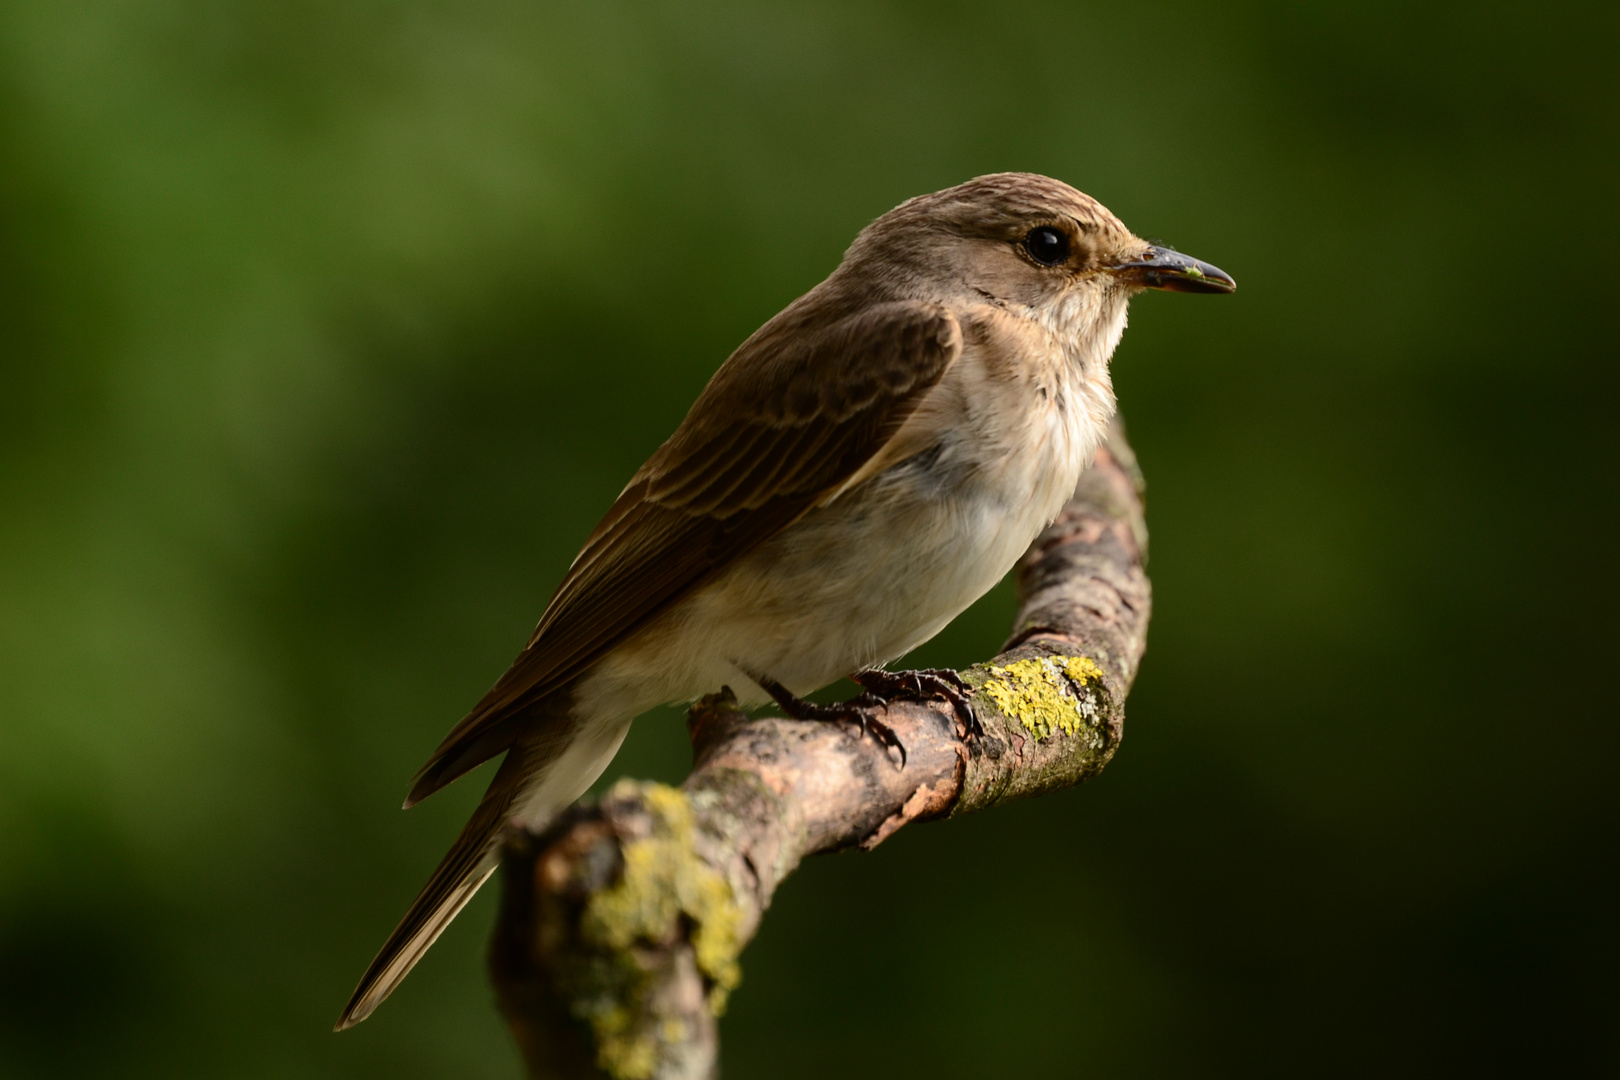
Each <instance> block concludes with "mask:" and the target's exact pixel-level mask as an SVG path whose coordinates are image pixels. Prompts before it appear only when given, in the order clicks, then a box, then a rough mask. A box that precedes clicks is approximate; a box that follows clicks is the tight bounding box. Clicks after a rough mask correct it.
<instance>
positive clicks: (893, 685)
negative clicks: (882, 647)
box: [850, 668, 984, 739]
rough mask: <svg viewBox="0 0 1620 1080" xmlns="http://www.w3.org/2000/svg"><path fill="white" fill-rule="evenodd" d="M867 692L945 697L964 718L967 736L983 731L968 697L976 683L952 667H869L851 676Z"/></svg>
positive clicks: (893, 696)
mask: <svg viewBox="0 0 1620 1080" xmlns="http://www.w3.org/2000/svg"><path fill="white" fill-rule="evenodd" d="M850 678H851V679H853V680H854V681H855V682H856V683H857V684H858V685H859V686H860V687H861V689H863V690H865V691H866V692H867V693H868V694H873V695H879V694H881V695H885V700H887V699H888V698H895V697H901V696H907V697H912V698H919V699H920V698H929V697H934V698H942V699H944V700H945V701H948V702H950V703H951V708H953V709H954V710H955V711H956V716H957V719H959V720H961V721H962V728H963V731H964V732H965V733H966V736H967V737H968V738H975V739H976V738H979V737H981V736H982V735H984V725H983V724H982V723H980V722H979V714H978V711H977V710H976V709H974V708H973V702H972V701H970V700H969V699H970V698H971V697H972V696H973V687H971V686H969V685H968V682H967V680H966V679H964V678H962V676H961V675H959V674H957V673H956V672H954V671H952V670H951V669H950V668H919V669H915V670H912V671H885V670H884V669H883V668H867V669H866V670H865V671H858V672H856V673H855V674H854V675H852V676H850Z"/></svg>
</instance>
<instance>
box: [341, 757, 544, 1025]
mask: <svg viewBox="0 0 1620 1080" xmlns="http://www.w3.org/2000/svg"><path fill="white" fill-rule="evenodd" d="M523 758H524V754H523V752H522V749H521V748H519V747H514V748H513V750H512V752H511V753H509V754H507V756H506V760H505V761H503V762H501V768H500V771H499V772H497V773H496V774H495V779H494V780H493V781H491V782H490V785H489V790H488V791H486V792H485V793H484V798H483V800H482V801H480V802H479V804H478V808H477V809H476V810H474V811H473V816H472V819H471V820H470V821H468V822H467V824H466V826H465V827H464V828H463V829H462V830H461V835H460V836H458V837H456V842H455V843H454V844H453V845H452V846H451V848H450V851H449V852H448V853H447V854H446V855H445V857H444V859H443V861H441V862H440V863H439V866H438V869H436V870H434V871H433V876H432V877H431V878H429V879H428V883H427V884H426V885H424V886H423V887H422V891H421V892H420V893H419V894H418V895H417V897H416V899H415V900H414V901H413V902H412V903H411V907H410V910H409V911H407V912H405V917H404V918H403V919H401V920H400V921H399V925H398V926H396V927H394V932H393V933H392V934H390V935H388V940H387V941H386V942H384V943H383V947H382V948H381V949H380V950H379V951H378V953H377V956H376V958H375V959H374V960H372V961H371V966H370V967H369V968H367V969H366V973H365V975H363V976H361V978H360V985H359V986H356V987H355V988H354V994H353V996H351V997H350V998H349V1003H348V1004H347V1005H345V1006H344V1007H343V1012H342V1014H341V1015H340V1016H339V1017H338V1021H337V1025H336V1026H335V1027H334V1028H333V1029H332V1030H334V1031H342V1030H344V1029H345V1028H351V1027H353V1026H354V1025H356V1024H358V1023H359V1022H360V1021H362V1020H364V1019H365V1018H366V1017H368V1016H370V1015H371V1013H372V1010H374V1009H375V1008H376V1007H377V1006H378V1005H381V1004H382V1003H383V1000H384V999H385V998H387V997H388V995H389V994H391V993H393V992H394V987H396V986H398V985H399V984H400V983H401V982H402V981H403V980H404V978H405V976H406V975H409V974H410V972H411V968H413V967H415V966H416V962H417V961H418V960H420V959H422V955H423V954H424V953H426V952H427V951H428V948H429V947H430V946H431V945H432V944H433V943H434V942H435V941H437V940H438V939H439V935H440V934H442V933H444V929H445V927H447V926H449V925H450V921H451V920H452V919H454V918H455V917H456V916H457V915H458V914H459V913H460V912H461V909H462V908H463V907H465V906H466V905H467V901H469V900H471V899H472V898H473V894H474V893H476V892H477V891H478V887H479V886H480V885H482V884H483V883H484V882H486V881H488V880H489V876H490V875H491V874H493V873H494V872H495V867H496V865H497V863H498V862H499V861H500V852H499V846H500V832H501V828H502V827H503V826H504V825H505V823H506V820H507V818H508V817H509V816H510V811H511V809H512V806H513V803H514V801H515V797H516V796H517V794H518V792H519V791H520V790H521V788H522V787H523V786H524V785H523V772H524V765H525V764H526V763H525V761H524V760H523Z"/></svg>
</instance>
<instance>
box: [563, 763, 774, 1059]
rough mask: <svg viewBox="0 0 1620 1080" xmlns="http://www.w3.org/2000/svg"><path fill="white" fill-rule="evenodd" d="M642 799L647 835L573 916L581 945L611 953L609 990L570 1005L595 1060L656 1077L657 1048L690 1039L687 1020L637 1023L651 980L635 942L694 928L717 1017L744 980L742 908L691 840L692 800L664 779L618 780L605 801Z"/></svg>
mask: <svg viewBox="0 0 1620 1080" xmlns="http://www.w3.org/2000/svg"><path fill="white" fill-rule="evenodd" d="M637 796H639V797H640V799H641V800H642V802H643V803H644V805H645V806H646V807H647V810H648V812H649V816H650V817H651V819H652V830H651V832H650V834H649V835H648V836H646V837H644V838H641V839H637V840H633V841H630V842H629V843H627V844H625V845H624V849H623V856H624V869H623V872H622V873H621V874H620V876H619V880H618V881H617V882H615V883H614V885H613V886H612V887H611V888H607V889H603V890H601V891H599V892H598V893H596V895H594V896H593V897H591V899H590V900H589V902H588V903H587V904H586V907H585V912H584V915H583V917H582V919H581V922H580V931H581V936H582V937H583V938H584V940H585V942H586V943H587V944H589V945H591V946H594V947H595V948H596V949H599V950H601V951H603V952H605V953H607V954H608V955H610V956H612V957H614V958H615V962H614V965H613V971H614V974H613V975H612V976H610V977H609V978H608V979H607V980H606V981H607V982H608V983H610V984H613V985H611V986H602V987H600V988H599V989H600V990H602V991H606V992H603V993H597V994H588V995H585V996H584V997H583V998H582V999H576V1011H578V1012H579V1013H580V1014H581V1015H583V1016H584V1018H585V1019H587V1020H589V1021H590V1024H591V1027H592V1030H593V1032H594V1033H595V1035H596V1043H597V1063H598V1064H599V1065H600V1066H601V1067H602V1068H603V1069H604V1070H606V1071H607V1072H608V1073H609V1074H611V1075H612V1076H615V1077H619V1078H621V1080H642V1078H644V1077H650V1076H652V1075H653V1073H654V1072H655V1070H656V1069H657V1066H658V1061H659V1059H660V1058H661V1057H662V1056H664V1052H665V1051H666V1050H667V1049H669V1048H672V1047H674V1046H676V1045H678V1044H680V1043H682V1042H684V1041H686V1040H687V1039H688V1038H690V1037H691V1033H690V1032H688V1031H687V1030H686V1025H685V1024H683V1023H680V1022H678V1021H676V1022H665V1023H662V1024H659V1025H656V1026H654V1025H649V1024H641V1023H637V1019H638V1017H640V1016H641V1015H642V1013H643V1009H642V1008H641V1006H643V1005H644V1004H645V1003H646V1001H647V994H648V992H649V991H650V990H651V988H652V986H653V985H654V982H655V977H654V975H653V973H651V972H647V971H644V970H643V969H642V967H641V965H640V963H639V962H638V961H637V959H636V957H635V954H634V946H635V945H636V944H637V943H638V942H646V943H649V944H653V945H658V944H663V943H666V942H668V941H670V940H672V939H674V938H675V937H676V936H677V935H678V934H679V933H680V932H681V930H682V928H683V924H686V925H690V926H691V928H692V929H691V941H692V949H693V952H694V954H695V958H696V960H697V966H698V969H699V970H700V971H702V972H703V974H704V975H705V976H707V978H708V981H709V984H710V985H709V999H708V1005H709V1010H710V1011H711V1012H712V1013H713V1014H714V1015H715V1016H719V1015H720V1014H721V1013H722V1012H724V1011H725V1004H726V997H727V995H729V994H730V992H731V991H732V990H733V989H735V988H736V986H737V984H738V983H739V982H740V981H741V979H742V969H741V967H740V966H739V965H738V963H737V956H738V953H739V952H740V951H741V949H742V942H741V924H742V913H741V911H740V910H739V909H738V907H737V904H736V901H735V899H734V898H733V896H732V893H731V886H730V885H729V884H728V883H727V882H726V880H725V878H723V877H721V876H720V874H718V873H717V872H716V871H715V870H714V869H713V868H712V867H710V866H709V865H708V864H707V863H706V862H704V861H703V860H702V859H701V858H699V857H698V855H697V852H696V850H695V848H694V847H693V820H692V807H691V804H689V803H688V802H687V800H686V796H685V795H684V794H682V793H681V792H680V791H678V790H676V789H675V788H672V787H667V786H665V785H663V784H637V783H635V782H633V781H621V782H620V783H619V784H617V785H615V786H614V788H613V790H612V791H611V792H610V793H609V794H608V799H609V800H613V799H623V798H634V797H637Z"/></svg>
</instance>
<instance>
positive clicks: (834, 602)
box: [338, 173, 1231, 1029]
mask: <svg viewBox="0 0 1620 1080" xmlns="http://www.w3.org/2000/svg"><path fill="white" fill-rule="evenodd" d="M1152 287H1157V288H1174V289H1180V290H1182V291H1205V292H1217V291H1230V289H1231V281H1230V279H1229V278H1227V277H1226V276H1225V275H1224V274H1222V273H1221V272H1220V271H1219V270H1216V269H1215V268H1214V267H1211V266H1208V265H1207V264H1203V263H1199V262H1197V260H1193V259H1189V258H1187V257H1185V256H1179V255H1175V254H1174V253H1172V252H1168V251H1165V250H1164V249H1160V248H1153V247H1150V246H1149V245H1148V244H1147V243H1146V242H1145V241H1142V240H1140V239H1138V238H1137V237H1136V236H1134V235H1133V234H1132V233H1131V232H1130V230H1128V229H1126V228H1125V226H1124V225H1123V224H1121V223H1120V222H1119V220H1118V219H1117V218H1115V217H1114V216H1113V215H1112V214H1110V213H1109V212H1108V211H1107V210H1106V209H1104V208H1103V207H1102V206H1101V205H1100V204H1099V203H1097V202H1096V201H1095V200H1094V199H1091V198H1090V197H1089V196H1086V195H1083V194H1081V193H1080V192H1077V191H1075V190H1074V189H1073V188H1070V187H1069V186H1068V185H1066V184H1062V183H1060V182H1058V181H1056V180H1051V179H1048V178H1046V177H1039V176H1032V175H1029V174H1022V173H1005V174H998V175H995V176H988V177H980V178H979V179H977V180H972V181H969V182H968V183H966V184H962V185H960V186H958V187H955V188H951V189H948V190H946V191H942V192H938V193H935V194H933V195H925V196H922V197H920V198H917V199H913V200H910V201H909V202H906V203H904V204H902V205H901V206H899V207H897V208H896V209H894V210H893V211H891V212H890V213H888V214H886V215H884V216H883V217H882V218H880V219H878V220H877V221H876V222H874V223H873V224H872V225H871V226H869V227H868V228H867V229H865V230H863V231H862V233H861V234H860V236H858V237H857V238H856V240H855V242H854V243H853V244H852V245H851V247H850V249H849V251H848V252H847V253H846V255H845V257H844V261H843V262H842V263H841V264H840V266H839V267H838V269H837V270H836V271H835V272H834V273H833V274H832V275H831V276H830V277H829V278H828V279H827V280H826V281H824V282H822V283H821V284H820V285H818V286H816V287H815V288H814V289H812V290H811V291H810V292H808V293H806V294H805V295H804V296H803V297H800V298H799V299H798V300H797V301H795V302H794V303H793V304H791V305H789V306H788V307H787V308H786V309H785V310H784V311H783V312H782V313H781V314H779V315H777V316H776V317H775V318H774V319H772V320H770V322H768V323H766V324H765V326H763V327H762V328H761V329H760V330H759V331H757V332H756V333H755V334H754V335H753V336H751V337H750V338H749V339H748V340H747V341H746V342H744V343H743V344H742V345H741V346H740V347H739V348H738V349H737V351H736V352H735V353H733V354H732V356H731V357H730V358H729V359H728V360H727V361H726V363H725V364H724V365H722V366H721V368H720V369H719V371H718V372H716V374H715V376H714V378H713V379H711V380H710V382H709V385H708V386H707V387H706V388H705V389H704V391H703V393H702V395H701V396H700V397H699V398H698V400H697V402H696V403H695V404H694V405H693V407H692V410H691V412H690V413H688V415H687V417H686V419H685V420H684V421H683V422H682V424H681V426H680V427H679V428H678V429H677V430H676V432H675V434H674V435H672V436H671V437H670V439H669V440H668V441H667V442H665V443H664V445H663V446H662V447H660V448H659V450H658V451H657V452H656V453H655V454H654V455H653V456H652V457H651V458H650V459H649V460H648V462H647V463H646V464H645V465H644V466H642V468H641V469H640V470H639V471H638V472H637V473H636V475H635V476H634V477H633V478H632V479H631V481H630V483H629V484H628V485H627V486H626V488H625V489H624V491H623V493H622V494H621V495H620V496H619V498H618V500H617V501H616V502H615V503H614V504H613V506H612V508H611V509H610V510H609V511H608V512H607V515H606V516H605V517H604V518H603V520H602V522H601V524H599V525H598V526H597V528H596V530H595V532H593V533H592V535H591V537H590V539H589V540H588V541H587V542H586V544H585V547H584V549H583V550H582V551H581V552H580V554H579V555H578V557H577V558H576V559H575V560H574V564H573V566H572V567H571V568H570V569H569V571H568V574H567V575H566V576H565V577H564V579H563V582H562V584H561V585H560V586H559V587H558V589H557V591H556V593H555V595H554V596H553V597H552V599H551V602H550V604H549V605H548V606H547V608H546V611H545V613H544V615H543V616H542V617H541V619H540V623H539V626H538V627H537V628H536V629H535V632H534V635H533V636H532V637H531V638H530V640H529V643H528V645H527V647H525V648H524V650H523V651H522V653H520V654H519V656H518V658H517V660H516V661H515V662H514V663H513V664H512V666H511V667H510V669H508V671H507V672H506V674H504V675H503V676H501V678H500V679H499V680H498V681H497V682H496V684H495V686H494V687H492V688H491V689H490V691H489V693H487V694H486V695H485V696H484V697H483V699H482V700H480V701H479V702H478V704H477V705H476V706H474V708H473V710H472V711H471V712H470V713H468V714H467V716H466V717H465V718H464V719H462V721H461V722H460V723H458V724H457V725H456V726H455V728H453V729H452V730H451V732H450V733H449V735H447V736H446V737H445V739H444V741H443V742H442V743H441V744H440V745H439V747H438V748H437V749H436V750H435V751H434V753H433V756H432V757H431V758H429V760H428V762H427V764H426V765H425V766H423V769H422V771H421V772H420V773H419V774H418V776H417V779H416V782H415V784H414V785H413V787H412V788H411V792H410V796H409V798H408V799H407V800H406V805H407V806H410V805H412V804H414V803H416V802H418V801H420V800H421V799H423V798H426V797H427V796H428V795H431V794H432V793H433V792H435V791H437V790H439V789H440V788H442V787H443V786H445V785H446V784H448V783H450V782H451V781H453V780H455V779H456V778H457V777H459V776H461V775H463V774H464V773H466V772H467V771H468V770H470V769H472V768H474V767H476V766H477V765H479V764H480V763H482V762H484V761H487V760H489V759H490V758H492V757H495V756H497V755H499V754H502V753H505V754H506V755H507V757H506V760H505V761H504V762H503V763H502V765H501V768H500V769H499V771H498V772H497V774H496V777H495V779H494V781H493V782H492V783H491V785H490V788H489V790H488V792H486V794H485V796H484V799H483V801H482V802H481V803H480V804H479V807H478V809H477V811H476V812H475V813H474V816H473V819H472V820H471V821H469V822H468V824H467V826H466V828H464V829H463V831H462V833H461V835H460V837H458V839H457V841H456V843H455V845H454V846H453V847H452V849H451V851H450V852H449V854H447V855H446V856H445V859H444V861H443V862H442V863H441V864H440V866H439V868H438V869H437V870H436V871H435V872H434V875H433V877H432V878H431V879H430V881H429V882H428V884H427V886H426V887H425V888H424V889H423V890H422V893H421V894H420V895H419V896H418V897H417V899H416V901H415V903H413V904H412V906H411V909H410V911H409V912H407V914H406V916H405V918H404V919H403V920H402V921H401V922H400V924H399V926H398V927H397V928H396V929H395V931H394V933H393V935H391V936H390V938H389V940H388V942H387V943H386V944H385V945H384V946H383V949H382V950H381V952H379V954H378V956H377V958H376V959H375V960H374V961H373V962H372V965H371V968H370V969H369V970H368V971H367V972H366V975H365V976H364V978H362V980H361V982H360V985H359V987H358V988H357V989H356V990H355V993H354V996H353V997H352V998H351V999H350V1002H349V1004H348V1006H347V1007H346V1008H345V1009H344V1012H343V1014H342V1016H341V1017H340V1018H339V1021H338V1027H339V1028H340V1029H341V1028H344V1027H348V1026H351V1025H352V1024H354V1023H358V1022H359V1021H360V1020H362V1019H364V1018H365V1017H366V1016H367V1015H369V1014H370V1012H371V1010H372V1009H374V1008H375V1007H376V1005H377V1004H378V1003H380V1002H381V1001H382V1000H383V998H385V997H386V996H387V995H388V993H389V992H391V990H392V989H393V987H394V986H395V985H397V984H398V982H399V981H400V980H401V979H403V978H404V976H405V975H406V973H408V972H409V970H410V968H411V966H412V965H414V963H415V962H416V960H417V959H418V958H420V956H421V955H422V953H424V952H425V951H426V949H427V948H428V946H430V945H431V944H432V942H433V940H434V939H435V938H436V937H437V936H438V933H439V932H440V931H442V929H443V928H444V926H445V925H447V924H448V923H449V921H450V920H451V919H452V918H454V916H455V914H456V912H457V911H459V910H460V908H461V906H462V905H463V904H465V903H466V901H467V900H468V899H469V898H470V897H471V895H472V893H473V892H475V891H476V890H477V888H478V886H479V885H480V884H482V882H483V881H484V880H485V879H486V878H487V877H488V875H489V873H490V872H491V870H492V869H493V867H494V864H495V854H496V853H495V845H496V838H497V837H498V835H499V831H500V829H501V828H502V826H503V825H504V823H505V822H506V821H507V820H509V819H511V818H521V819H523V820H526V821H528V822H530V823H534V822H538V821H543V820H545V819H547V818H549V817H550V816H552V815H554V814H555V813H557V812H558V811H559V810H561V809H562V808H563V807H565V806H566V805H567V804H568V803H569V802H572V801H573V799H575V798H577V797H578V795H579V794H580V792H582V791H583V790H584V789H585V788H586V787H588V786H589V785H590V783H591V782H593V781H594V780H595V778H596V777H597V776H598V775H600V773H601V771H602V769H603V768H605V767H606V764H607V762H608V761H609V760H611V757H612V755H613V753H614V751H615V750H616V749H617V747H618V744H619V741H620V740H622V738H623V736H624V732H625V730H627V728H628V724H629V721H630V720H631V719H633V718H634V716H635V715H637V714H638V713H640V712H642V711H645V710H646V709H647V708H650V707H651V706H653V705H656V704H659V703H662V702H676V701H683V700H690V699H691V698H693V697H696V696H697V695H699V694H702V693H706V692H709V691H713V690H717V689H719V687H720V685H721V684H722V683H727V684H729V685H732V686H733V687H734V688H735V689H736V690H737V691H738V694H739V697H741V698H742V699H743V701H744V703H745V704H746V703H750V702H759V701H762V700H764V699H765V693H764V691H763V690H761V689H760V686H759V683H760V682H771V683H776V684H780V685H781V686H783V687H785V688H787V689H788V690H791V691H792V692H793V693H808V692H809V691H811V690H814V689H816V688H817V687H819V686H822V685H826V684H827V683H830V682H832V681H833V680H834V679H837V678H838V677H840V676H843V675H847V674H852V673H854V672H856V671H858V670H861V669H863V668H866V667H870V666H874V665H877V664H881V663H884V662H887V661H889V660H892V659H894V658H895V657H897V656H899V655H901V654H903V653H904V652H906V651H908V650H909V649H910V648H912V647H914V646H915V645H917V644H919V643H920V642H922V641H924V640H926V639H927V638H928V637H931V636H932V635H933V634H934V633H936V632H937V631H938V630H939V629H940V628H941V627H942V626H943V625H944V624H945V623H946V622H948V621H949V619H950V618H952V617H954V616H955V614H957V613H958V612H959V611H960V610H961V609H962V608H963V607H965V606H967V604H968V603H971V602H972V600H973V599H975V598H976V597H977V596H978V595H980V594H981V593H983V592H984V590H985V589H987V588H989V586H990V585H991V584H993V583H994V582H995V580H996V579H998V578H999V577H1000V576H1001V575H1002V574H1003V573H1005V571H1006V570H1007V569H1009V568H1010V566H1011V565H1012V562H1013V561H1014V560H1015V559H1016V558H1017V556H1018V555H1019V554H1020V553H1021V552H1022V551H1023V549H1024V547H1025V546H1027V544H1028V543H1029V541H1030V540H1031V539H1033V537H1034V535H1035V533H1036V532H1038V531H1039V529H1040V528H1041V527H1042V526H1043V525H1044V524H1045V523H1046V522H1047V521H1049V520H1050V519H1051V517H1052V515H1054V514H1055V513H1056V512H1057V509H1058V507H1059V506H1061V504H1062V500H1063V498H1064V497H1066V496H1067V494H1068V492H1069V491H1070V490H1072V488H1073V486H1074V481H1075V478H1076V476H1077V475H1078V471H1079V469H1080V468H1081V466H1082V465H1083V463H1084V462H1085V461H1086V460H1089V458H1090V454H1091V451H1092V450H1093V449H1094V448H1095V445H1096V442H1097V439H1098V438H1099V436H1100V432H1101V430H1102V426H1103V424H1105V423H1106V421H1107V418H1108V415H1109V414H1110V413H1111V412H1112V409H1113V394H1112V389H1111V387H1110V384H1109V380H1108V370H1107V362H1108V358H1109V355H1110V354H1111V353H1112V352H1113V348H1114V345H1115V344H1116V343H1117V341H1118V338H1119V334H1120V333H1121V332H1122V331H1123V329H1124V319H1125V306H1126V302H1127V300H1128V298H1129V296H1130V295H1131V294H1132V293H1134V292H1136V291H1139V290H1140V289H1142V288H1152Z"/></svg>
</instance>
